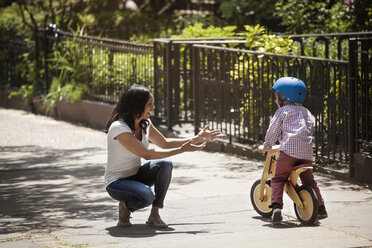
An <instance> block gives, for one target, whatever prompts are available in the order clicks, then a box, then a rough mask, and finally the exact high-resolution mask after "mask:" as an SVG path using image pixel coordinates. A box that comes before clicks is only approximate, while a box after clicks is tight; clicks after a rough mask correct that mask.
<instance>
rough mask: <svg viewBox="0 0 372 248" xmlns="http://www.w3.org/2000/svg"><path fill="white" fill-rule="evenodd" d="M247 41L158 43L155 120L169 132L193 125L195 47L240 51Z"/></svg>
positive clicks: (228, 38)
mask: <svg viewBox="0 0 372 248" xmlns="http://www.w3.org/2000/svg"><path fill="white" fill-rule="evenodd" d="M244 43H245V40H244V38H243V37H227V38H203V39H201V38H200V39H155V40H154V71H155V78H154V89H155V92H154V96H155V99H157V100H156V102H155V104H156V108H155V117H156V118H157V119H158V120H159V121H160V122H161V121H163V122H164V121H165V124H166V125H167V127H168V129H172V127H173V126H174V125H176V124H180V123H182V122H192V121H193V85H192V83H191V79H192V75H193V73H192V61H193V60H192V56H193V55H192V52H191V48H192V46H193V45H195V44H214V45H218V46H223V47H238V46H241V45H242V44H244Z"/></svg>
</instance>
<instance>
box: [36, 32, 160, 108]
mask: <svg viewBox="0 0 372 248" xmlns="http://www.w3.org/2000/svg"><path fill="white" fill-rule="evenodd" d="M35 36H36V44H37V45H36V47H37V50H38V52H39V54H40V55H42V56H41V58H42V59H41V60H40V62H39V65H38V66H39V67H40V68H43V71H44V74H43V75H42V80H43V82H44V84H45V88H46V89H49V87H50V86H51V84H52V82H53V79H54V78H58V77H59V76H60V75H61V72H62V71H63V70H64V69H65V70H66V71H67V73H68V74H69V76H67V78H68V79H69V80H74V81H75V83H82V84H85V85H87V86H88V94H89V96H90V97H93V98H96V99H99V100H103V101H107V102H116V101H117V100H118V99H119V97H120V95H121V94H122V92H123V91H124V90H125V89H126V88H128V87H129V86H130V85H132V84H141V85H145V86H147V87H149V88H151V89H153V85H154V84H153V81H154V71H153V68H154V59H153V47H152V46H151V45H146V44H138V43H133V42H127V41H120V40H113V39H105V38H98V37H92V36H87V35H76V34H72V33H68V32H64V31H60V30H57V29H55V28H53V27H52V28H49V29H47V30H39V31H38V32H37V33H36V35H35ZM64 83H65V82H64Z"/></svg>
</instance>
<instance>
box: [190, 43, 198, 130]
mask: <svg viewBox="0 0 372 248" xmlns="http://www.w3.org/2000/svg"><path fill="white" fill-rule="evenodd" d="M191 53H192V60H193V61H192V63H191V64H192V79H191V80H192V82H191V84H192V85H193V98H194V104H193V109H194V132H195V135H196V134H198V133H199V131H200V130H199V128H200V126H199V124H200V120H199V100H200V99H199V86H200V82H199V80H198V79H199V70H200V57H199V48H197V47H194V46H192V47H191Z"/></svg>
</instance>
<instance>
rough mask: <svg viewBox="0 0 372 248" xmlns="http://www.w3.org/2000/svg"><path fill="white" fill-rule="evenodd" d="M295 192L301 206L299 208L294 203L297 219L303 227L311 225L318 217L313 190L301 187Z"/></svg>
mask: <svg viewBox="0 0 372 248" xmlns="http://www.w3.org/2000/svg"><path fill="white" fill-rule="evenodd" d="M296 191H297V194H298V195H299V197H300V199H301V200H302V205H303V207H302V208H301V207H300V206H297V205H296V203H294V209H295V213H296V216H297V219H298V220H299V221H300V222H301V223H302V224H303V225H306V226H309V225H313V224H314V222H315V220H316V218H317V216H318V199H317V197H316V195H315V193H314V190H313V189H312V188H311V187H310V186H307V185H302V186H300V187H299V188H298V189H297V190H296Z"/></svg>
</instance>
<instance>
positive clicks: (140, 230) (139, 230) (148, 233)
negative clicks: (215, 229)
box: [106, 224, 208, 238]
mask: <svg viewBox="0 0 372 248" xmlns="http://www.w3.org/2000/svg"><path fill="white" fill-rule="evenodd" d="M106 230H107V231H108V234H109V235H111V236H113V237H125V238H147V237H153V236H156V235H166V234H193V235H196V234H200V233H208V231H200V230H198V231H176V229H174V228H172V227H168V228H165V229H153V228H152V227H150V226H149V225H146V224H134V225H132V226H131V227H124V228H123V227H117V226H112V227H108V228H106Z"/></svg>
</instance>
